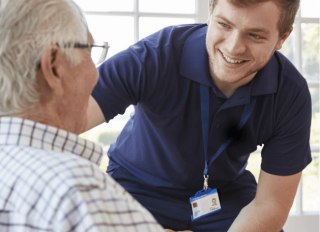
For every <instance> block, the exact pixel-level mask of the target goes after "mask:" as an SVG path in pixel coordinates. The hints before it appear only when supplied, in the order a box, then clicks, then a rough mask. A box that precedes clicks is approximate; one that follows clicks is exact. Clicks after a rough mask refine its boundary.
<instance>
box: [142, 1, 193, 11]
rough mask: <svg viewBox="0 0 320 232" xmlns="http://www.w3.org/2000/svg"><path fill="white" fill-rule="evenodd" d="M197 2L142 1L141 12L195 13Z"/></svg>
mask: <svg viewBox="0 0 320 232" xmlns="http://www.w3.org/2000/svg"><path fill="white" fill-rule="evenodd" d="M195 5H196V4H195V0H161V1H159V0H140V1H139V10H140V11H142V12H155V13H180V14H182V13H184V14H186V13H189V14H194V13H195Z"/></svg>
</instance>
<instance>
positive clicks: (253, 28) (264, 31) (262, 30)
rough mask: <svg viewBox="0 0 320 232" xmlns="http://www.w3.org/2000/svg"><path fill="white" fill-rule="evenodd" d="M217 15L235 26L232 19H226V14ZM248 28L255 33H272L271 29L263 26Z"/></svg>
mask: <svg viewBox="0 0 320 232" xmlns="http://www.w3.org/2000/svg"><path fill="white" fill-rule="evenodd" d="M215 17H216V18H218V19H221V20H223V21H225V22H226V23H227V24H230V25H232V26H234V23H232V22H231V21H229V20H228V19H226V18H225V17H224V16H221V15H216V16H215ZM246 30H247V31H249V32H253V33H262V34H265V35H269V34H270V31H269V30H267V29H265V28H261V27H252V28H247V29H246Z"/></svg>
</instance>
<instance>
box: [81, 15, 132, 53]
mask: <svg viewBox="0 0 320 232" xmlns="http://www.w3.org/2000/svg"><path fill="white" fill-rule="evenodd" d="M86 18H87V21H88V25H89V29H90V31H91V33H92V35H93V38H94V40H96V41H106V42H108V43H109V46H110V48H109V51H108V57H110V56H112V55H114V54H115V53H117V52H119V51H121V50H123V49H125V48H127V47H128V46H129V45H131V44H132V43H133V42H134V36H133V17H129V16H104V15H87V16H86ZM114 22H117V23H114ZM119 28H121V30H119Z"/></svg>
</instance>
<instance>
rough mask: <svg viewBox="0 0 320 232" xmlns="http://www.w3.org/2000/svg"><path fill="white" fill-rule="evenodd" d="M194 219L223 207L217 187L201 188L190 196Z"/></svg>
mask: <svg viewBox="0 0 320 232" xmlns="http://www.w3.org/2000/svg"><path fill="white" fill-rule="evenodd" d="M190 204H191V208H192V220H193V221H194V220H196V219H198V218H200V217H202V216H205V215H208V214H211V213H215V212H217V211H219V210H220V209H221V205H220V200H219V195H218V191H217V189H216V188H213V189H211V188H208V189H207V190H201V191H199V192H197V193H196V194H195V195H194V196H192V197H190Z"/></svg>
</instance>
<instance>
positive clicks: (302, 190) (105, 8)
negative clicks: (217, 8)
mask: <svg viewBox="0 0 320 232" xmlns="http://www.w3.org/2000/svg"><path fill="white" fill-rule="evenodd" d="M76 2H77V3H78V4H79V5H80V6H81V7H82V8H83V9H84V10H85V12H86V17H87V20H88V24H89V28H90V30H91V32H92V34H93V36H94V38H95V39H96V40H98V41H99V40H100V41H108V42H109V44H110V49H109V54H108V57H110V56H112V55H113V54H115V53H117V52H119V51H120V50H122V49H125V48H127V47H128V46H129V45H131V44H133V43H134V42H136V41H137V40H139V39H141V38H143V37H144V36H146V35H148V34H151V33H153V32H155V31H157V30H159V29H160V28H162V27H164V26H167V25H173V24H182V23H193V22H206V19H207V13H208V12H207V11H208V0H161V1H158V0H116V1H115V0H104V1H101V0H91V1H87V0H76ZM319 9H320V2H319V1H314V0H301V9H300V10H299V13H298V15H297V17H296V21H295V25H294V30H293V32H292V34H291V36H290V37H289V39H288V41H287V42H286V43H285V44H284V46H283V49H282V52H283V53H284V54H286V55H287V56H288V57H289V59H290V60H291V61H292V62H293V63H294V64H295V65H296V67H297V68H298V69H299V70H300V71H301V72H302V74H303V75H304V77H305V78H306V79H307V81H308V84H309V87H310V92H311V94H312V102H313V114H312V133H311V144H312V156H313V162H312V164H310V165H309V166H308V167H307V169H306V170H305V171H304V175H303V178H302V181H301V184H300V186H299V189H298V194H297V197H296V200H295V202H294V206H293V208H292V211H291V213H297V214H304V213H312V212H318V211H319V207H320V184H319V172H320V165H319V157H320V155H319V154H320V149H319V144H320V128H319V125H320V113H319V107H320V106H319V81H320V77H319V75H320V71H319V67H320V42H319V40H320V23H319V20H320V11H319ZM132 110H133V108H131V107H129V108H128V109H127V111H126V113H125V114H124V115H119V116H117V117H116V118H114V119H113V120H111V121H110V122H109V123H108V124H105V123H104V124H103V125H100V126H98V127H96V128H94V129H92V130H90V131H88V132H86V133H84V134H83V136H85V137H87V138H88V139H90V140H94V141H97V142H98V143H100V144H102V145H104V146H105V147H106V149H107V148H108V145H109V144H110V143H112V142H113V141H114V140H115V139H116V136H117V135H118V133H119V132H120V130H121V129H122V128H123V126H124V124H125V122H126V121H127V119H128V117H129V115H130V113H131V112H132ZM257 153H258V152H257ZM248 168H249V169H250V170H253V172H254V173H255V174H256V175H257V173H258V171H259V168H260V155H259V154H253V155H252V158H251V159H250V162H249V166H248Z"/></svg>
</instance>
